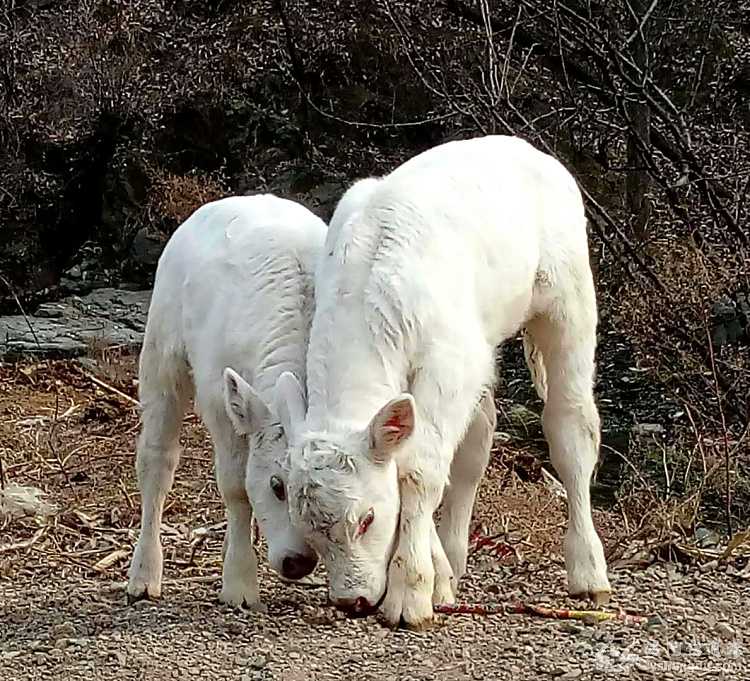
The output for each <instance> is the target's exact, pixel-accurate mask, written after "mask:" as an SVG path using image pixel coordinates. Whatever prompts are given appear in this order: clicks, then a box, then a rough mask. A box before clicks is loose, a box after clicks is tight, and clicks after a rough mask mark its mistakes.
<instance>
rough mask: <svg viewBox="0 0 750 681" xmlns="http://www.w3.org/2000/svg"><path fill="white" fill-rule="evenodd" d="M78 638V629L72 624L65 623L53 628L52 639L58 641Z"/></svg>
mask: <svg viewBox="0 0 750 681" xmlns="http://www.w3.org/2000/svg"><path fill="white" fill-rule="evenodd" d="M75 636H76V628H75V625H74V624H73V623H72V622H63V623H62V624H57V625H55V626H54V627H52V638H54V639H55V640H58V639H71V638H75Z"/></svg>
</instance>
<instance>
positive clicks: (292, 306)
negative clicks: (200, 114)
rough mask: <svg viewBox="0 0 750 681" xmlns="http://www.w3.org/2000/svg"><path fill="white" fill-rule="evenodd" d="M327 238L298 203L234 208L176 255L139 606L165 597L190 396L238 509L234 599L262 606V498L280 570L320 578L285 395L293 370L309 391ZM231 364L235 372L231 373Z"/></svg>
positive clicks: (157, 329)
mask: <svg viewBox="0 0 750 681" xmlns="http://www.w3.org/2000/svg"><path fill="white" fill-rule="evenodd" d="M325 234H326V226H325V224H324V223H323V222H322V221H321V220H319V219H318V218H317V217H316V216H315V215H313V214H312V213H311V212H310V211H308V210H307V209H305V208H303V207H302V206H300V205H298V204H296V203H294V202H292V201H287V200H284V199H280V198H277V197H275V196H272V195H262V196H252V197H234V198H227V199H223V200H220V201H216V202H214V203H209V204H207V205H205V206H203V207H201V208H200V209H198V210H197V211H196V212H195V213H194V214H193V215H192V216H191V217H190V218H188V219H187V220H186V221H185V222H184V223H183V224H182V225H181V226H180V227H179V228H178V229H177V231H176V232H175V233H174V234H173V236H172V238H171V239H170V240H169V243H168V244H167V246H166V248H165V249H164V253H163V254H162V256H161V259H160V260H159V265H158V268H157V272H156V283H155V286H154V292H153V297H152V300H151V306H150V309H149V314H148V322H147V324H146V334H145V340H144V344H143V350H142V352H141V357H140V370H139V379H140V383H139V396H140V402H141V407H142V410H143V414H142V429H141V433H140V437H139V440H138V455H137V472H138V484H139V487H140V491H141V506H142V519H141V533H140V536H139V537H138V544H137V546H136V549H135V553H134V555H133V561H132V564H131V566H130V575H129V582H128V587H127V592H128V598H129V600H131V601H132V600H137V599H139V598H144V597H150V598H158V597H159V596H160V594H161V579H162V561H163V558H162V548H161V544H160V525H161V518H162V512H163V508H164V501H165V498H166V495H167V494H168V492H169V490H170V489H171V487H172V483H173V480H174V473H175V469H176V467H177V464H178V460H179V453H180V447H179V433H180V425H181V421H182V416H183V414H184V412H185V410H186V408H187V405H188V402H189V400H190V398H191V396H194V397H195V407H196V410H197V411H198V413H199V414H200V415H201V417H202V419H203V422H204V423H205V425H206V427H207V428H208V430H209V432H210V433H211V438H212V440H213V444H214V453H215V463H216V479H217V483H218V486H219V490H220V492H221V495H222V497H223V500H224V504H225V506H226V511H227V532H226V537H225V541H224V566H223V574H222V578H223V584H222V590H221V595H220V598H221V600H222V601H224V602H226V603H229V604H232V605H243V604H244V605H246V606H255V605H257V604H258V585H257V561H256V556H255V552H254V550H253V547H252V543H251V522H252V512H251V508H250V500H252V505H253V508H254V511H255V515H256V517H257V520H258V525H259V527H260V530H261V532H262V533H263V534H264V535H265V537H266V539H267V541H268V553H269V561H270V563H271V565H272V566H273V567H274V569H275V570H277V571H278V572H280V573H281V574H282V575H284V576H286V577H288V578H290V579H298V578H300V577H302V576H304V575H306V574H308V573H309V572H311V571H312V569H313V568H314V567H315V564H316V562H317V557H316V555H315V553H314V551H313V550H311V549H310V548H309V547H308V545H307V544H306V543H305V541H304V539H303V537H302V535H301V533H300V531H299V530H297V529H296V528H294V527H292V525H291V523H290V520H289V512H288V504H287V502H286V491H285V485H286V478H287V466H286V459H287V457H286V447H287V443H286V436H285V434H284V432H283V430H282V427H281V425H280V423H279V421H278V419H277V417H276V413H277V408H276V405H275V400H274V396H275V386H276V381H277V379H278V377H279V375H280V374H282V373H283V372H285V371H288V372H291V373H292V374H294V375H295V376H297V377H298V379H299V380H300V381H302V382H303V384H304V380H305V354H306V349H307V342H308V337H309V328H310V318H311V316H312V309H313V290H314V289H313V274H312V273H313V270H314V263H315V261H316V259H317V257H318V256H319V253H320V252H321V249H322V245H323V241H324V238H325ZM228 365H231V366H233V367H234V368H235V369H236V372H235V371H232V370H230V369H227V370H226V372H225V371H224V367H226V366H228ZM243 377H244V378H243ZM251 386H252V387H251ZM233 425H234V427H233ZM248 452H249V456H248Z"/></svg>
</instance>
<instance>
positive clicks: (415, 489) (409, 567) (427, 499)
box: [383, 470, 447, 629]
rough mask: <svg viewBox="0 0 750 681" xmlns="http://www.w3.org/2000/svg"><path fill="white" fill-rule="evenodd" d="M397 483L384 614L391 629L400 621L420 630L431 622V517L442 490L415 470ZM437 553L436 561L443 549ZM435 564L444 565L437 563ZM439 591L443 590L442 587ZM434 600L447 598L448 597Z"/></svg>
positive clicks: (435, 536) (433, 569)
mask: <svg viewBox="0 0 750 681" xmlns="http://www.w3.org/2000/svg"><path fill="white" fill-rule="evenodd" d="M399 482H400V491H401V520H400V525H399V538H398V544H397V546H396V551H395V553H394V555H393V558H392V559H391V563H390V567H389V570H388V592H387V594H386V597H385V601H384V602H383V614H384V616H385V619H386V621H387V622H388V623H389V624H391V625H392V626H397V625H398V624H399V622H400V621H401V620H403V621H404V623H405V624H406V625H407V626H409V627H411V628H415V629H419V628H421V627H423V626H425V625H426V624H428V623H429V622H430V621H431V620H432V595H433V589H434V586H435V567H434V566H433V545H434V543H435V541H438V539H437V533H436V531H435V523H434V520H433V513H434V511H435V509H436V508H437V506H438V504H439V502H440V498H441V496H442V491H443V490H442V485H440V484H438V483H436V482H435V481H433V480H428V479H427V478H426V477H425V475H424V474H423V473H421V472H419V471H416V470H410V471H408V472H404V473H399ZM437 551H438V554H437V555H438V557H439V554H440V553H441V552H442V547H440V548H439V549H437ZM444 559H445V554H444V553H443V558H442V560H444ZM445 562H447V560H445ZM438 564H439V565H441V564H443V565H444V563H442V562H441V561H440V560H439V562H438ZM441 577H442V576H441ZM441 589H442V590H445V589H446V586H445V584H444V583H443V584H442V586H441ZM437 596H438V597H440V598H446V597H447V594H445V593H440V594H437Z"/></svg>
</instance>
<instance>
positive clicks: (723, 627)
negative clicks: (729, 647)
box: [714, 622, 737, 641]
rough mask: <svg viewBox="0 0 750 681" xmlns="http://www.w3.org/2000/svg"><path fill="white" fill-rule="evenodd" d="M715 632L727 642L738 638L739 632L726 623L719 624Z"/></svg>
mask: <svg viewBox="0 0 750 681" xmlns="http://www.w3.org/2000/svg"><path fill="white" fill-rule="evenodd" d="M714 631H715V632H716V633H717V634H718V635H719V636H721V638H723V639H724V640H725V641H731V640H732V639H734V638H736V636H737V632H735V630H734V629H733V628H732V627H731V626H729V625H728V624H727V623H726V622H717V623H716V626H715V627H714Z"/></svg>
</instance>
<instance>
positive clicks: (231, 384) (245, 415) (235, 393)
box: [224, 367, 271, 435]
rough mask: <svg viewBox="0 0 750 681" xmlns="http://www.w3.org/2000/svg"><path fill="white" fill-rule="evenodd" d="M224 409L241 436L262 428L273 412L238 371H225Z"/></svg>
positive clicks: (228, 369)
mask: <svg viewBox="0 0 750 681" xmlns="http://www.w3.org/2000/svg"><path fill="white" fill-rule="evenodd" d="M224 407H225V408H226V410H227V415H228V416H229V420H230V421H231V422H232V425H233V426H234V429H235V430H236V431H237V433H238V434H239V435H248V434H249V433H253V432H255V431H257V430H259V429H260V428H261V426H262V425H263V423H264V422H265V421H267V420H268V419H269V418H270V416H271V412H270V410H269V409H268V407H267V406H266V403H265V402H264V401H263V400H262V399H261V398H260V396H259V395H258V393H256V392H255V391H254V390H253V389H252V388H251V387H250V384H249V383H248V382H247V381H246V380H245V379H244V378H242V376H240V375H239V374H238V373H237V372H236V371H234V370H233V369H230V368H229V367H227V368H226V369H224Z"/></svg>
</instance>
